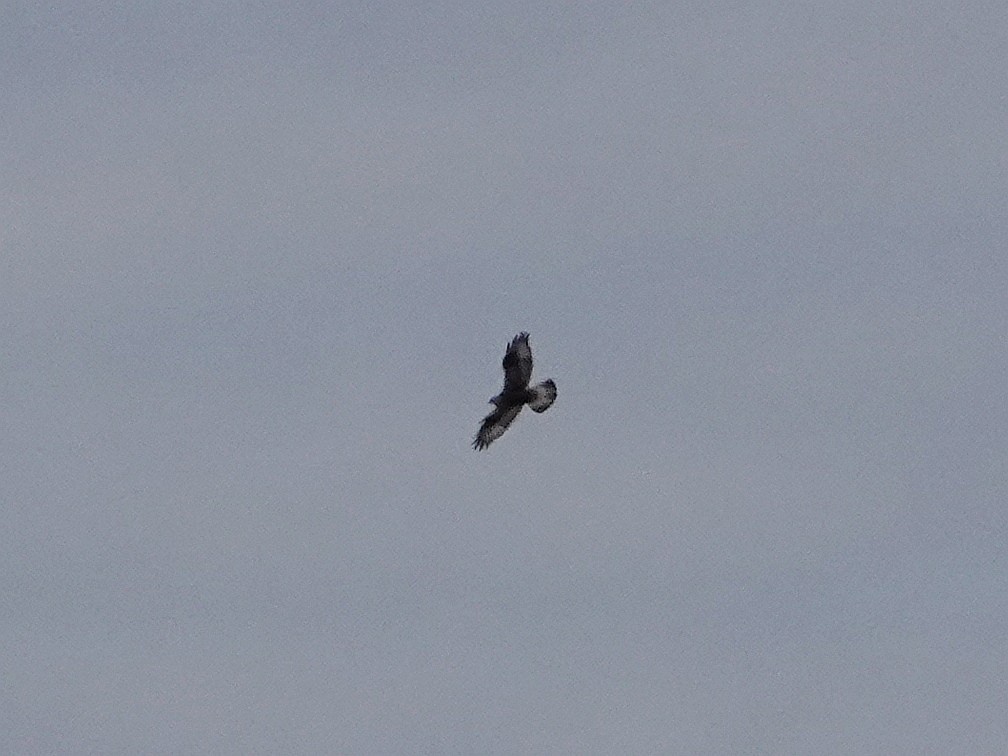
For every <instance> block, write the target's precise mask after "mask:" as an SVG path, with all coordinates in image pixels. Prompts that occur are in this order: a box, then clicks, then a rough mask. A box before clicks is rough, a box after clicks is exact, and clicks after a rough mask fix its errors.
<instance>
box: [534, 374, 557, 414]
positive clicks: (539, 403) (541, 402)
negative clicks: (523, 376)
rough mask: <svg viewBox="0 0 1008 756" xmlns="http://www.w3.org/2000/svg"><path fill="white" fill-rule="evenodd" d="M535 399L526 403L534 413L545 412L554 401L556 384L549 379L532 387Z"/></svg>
mask: <svg viewBox="0 0 1008 756" xmlns="http://www.w3.org/2000/svg"><path fill="white" fill-rule="evenodd" d="M532 391H534V392H535V397H534V398H533V399H532V401H530V402H529V403H528V406H529V407H531V408H532V410H533V411H534V412H545V411H546V410H548V409H549V407H550V405H551V404H553V400H555V399H556V384H555V383H553V379H552V378H550V379H549V380H547V381H543V382H542V383H539V384H536V385H535V386H533V387H532Z"/></svg>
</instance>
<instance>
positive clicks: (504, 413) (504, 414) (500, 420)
mask: <svg viewBox="0 0 1008 756" xmlns="http://www.w3.org/2000/svg"><path fill="white" fill-rule="evenodd" d="M521 408H522V405H520V404H516V405H512V406H509V407H499V408H497V409H495V410H494V411H493V412H491V413H490V414H489V415H487V416H486V417H485V418H483V424H482V425H481V426H480V429H479V432H478V433H477V434H476V440H475V441H473V449H476V450H477V451H481V450H483V449H486V448H487V447H488V446H490V444H491V442H493V441H496V440H497V439H498V438H500V437H501V436H502V435H503V434H504V431H506V430H507V427H508V426H509V425H511V421H512V420H514V419H515V418H516V417H518V413H519V412H521Z"/></svg>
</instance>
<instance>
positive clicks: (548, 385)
mask: <svg viewBox="0 0 1008 756" xmlns="http://www.w3.org/2000/svg"><path fill="white" fill-rule="evenodd" d="M528 340H529V335H528V334H527V333H525V332H524V331H522V332H521V333H519V334H518V335H517V336H515V337H514V338H513V339H511V343H510V344H508V348H507V351H506V352H505V353H504V390H503V391H501V392H500V393H499V394H497V396H495V397H494V398H493V399H491V400H490V403H491V404H493V405H494V407H495V409H494V411H493V412H491V413H490V414H489V415H487V416H486V417H485V418H483V424H482V425H481V426H480V429H479V432H478V433H477V434H476V440H475V441H473V449H476V450H477V451H481V450H483V449H486V448H487V447H488V446H490V444H491V443H492V442H494V441H496V440H497V439H498V438H500V437H501V435H503V433H504V431H506V430H507V428H508V426H509V425H511V422H512V421H513V420H514V419H515V418H516V417H518V413H519V412H521V410H522V407H524V406H525V405H526V404H527V405H528V406H529V407H531V408H532V411H533V412H545V411H546V410H548V409H549V406H550V405H551V404H553V400H554V399H556V395H557V390H556V384H555V383H553V379H552V378H551V379H549V380H545V381H543V382H542V383H537V384H536V385H535V386H532V387H531V388H530V387H529V380H530V379H531V378H532V349H531V348H530V347H529V343H528Z"/></svg>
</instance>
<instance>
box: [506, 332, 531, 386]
mask: <svg viewBox="0 0 1008 756" xmlns="http://www.w3.org/2000/svg"><path fill="white" fill-rule="evenodd" d="M528 340H529V335H528V334H527V333H525V332H524V331H522V332H521V333H520V334H518V335H517V336H515V337H514V338H513V339H511V343H510V344H508V348H507V352H505V354H504V391H506V392H507V391H517V390H519V389H523V388H525V387H526V386H528V382H529V379H530V378H531V377H532V349H531V347H529V343H528Z"/></svg>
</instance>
